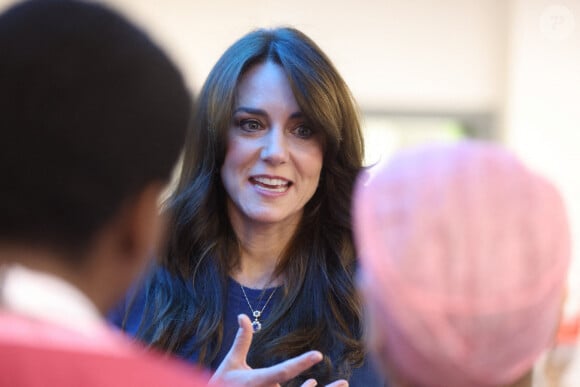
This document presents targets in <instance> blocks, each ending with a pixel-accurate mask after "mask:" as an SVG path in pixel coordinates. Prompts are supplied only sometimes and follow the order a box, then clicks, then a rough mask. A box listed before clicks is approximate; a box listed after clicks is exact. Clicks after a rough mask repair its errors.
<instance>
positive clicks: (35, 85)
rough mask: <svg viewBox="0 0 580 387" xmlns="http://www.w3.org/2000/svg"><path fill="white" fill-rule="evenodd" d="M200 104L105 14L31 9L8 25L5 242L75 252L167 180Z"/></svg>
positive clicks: (87, 9) (0, 94) (3, 48)
mask: <svg viewBox="0 0 580 387" xmlns="http://www.w3.org/2000/svg"><path fill="white" fill-rule="evenodd" d="M191 105H192V104H191V98H190V95H189V92H188V90H187V88H186V85H185V83H184V80H183V79H182V76H181V74H180V73H179V71H178V70H177V68H176V67H175V66H174V64H173V63H172V62H171V60H170V59H169V58H168V57H167V56H166V55H165V54H164V52H162V50H161V49H160V48H159V47H158V46H157V45H156V44H155V43H153V42H152V41H151V40H150V38H149V37H148V36H147V35H146V34H145V33H144V32H143V31H141V30H140V29H138V28H137V27H135V26H133V25H132V24H131V23H130V22H128V21H127V20H126V19H124V18H123V17H122V16H120V15H118V14H117V13H116V12H113V11H111V10H109V9H107V8H106V7H104V6H102V5H98V4H95V3H85V2H77V1H64V0H40V1H28V2H24V3H21V4H18V5H15V6H13V7H12V8H10V9H8V10H7V11H6V12H4V13H3V14H2V15H1V16H0V133H1V137H0V178H1V179H2V183H1V185H2V188H1V189H0V240H3V241H11V242H12V241H16V242H25V243H27V244H31V245H34V244H37V245H41V246H48V247H51V248H57V249H65V250H71V251H78V250H79V249H83V248H85V247H86V246H87V245H88V243H90V240H91V238H92V237H93V236H94V235H95V234H96V232H97V231H98V230H99V229H100V227H102V226H103V225H104V224H106V222H107V221H108V220H110V219H111V218H112V216H114V214H115V213H116V211H118V210H119V209H120V207H121V206H122V204H123V202H125V201H127V200H130V198H131V196H132V195H135V194H137V193H138V192H139V190H140V189H142V188H144V187H145V186H146V184H148V183H151V182H153V181H156V180H160V181H161V180H168V178H169V176H170V174H171V170H172V167H173V165H174V163H175V161H176V160H177V158H178V156H179V152H180V150H181V148H182V146H183V141H184V137H185V132H186V130H187V125H188V123H189V121H190V113H191V108H192V106H191Z"/></svg>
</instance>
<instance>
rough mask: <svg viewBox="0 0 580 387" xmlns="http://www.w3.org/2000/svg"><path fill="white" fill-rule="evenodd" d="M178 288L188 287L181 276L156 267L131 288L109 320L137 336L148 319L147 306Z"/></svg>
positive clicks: (109, 314)
mask: <svg viewBox="0 0 580 387" xmlns="http://www.w3.org/2000/svg"><path fill="white" fill-rule="evenodd" d="M176 287H184V288H185V287H186V286H185V284H184V281H183V280H182V279H181V278H179V276H176V275H174V274H172V273H170V272H169V270H167V269H166V268H165V267H163V266H161V265H154V266H152V267H151V268H150V269H149V270H148V271H147V273H146V275H145V276H144V277H143V278H140V279H139V280H138V281H136V282H135V283H134V284H133V285H132V286H131V287H130V288H129V290H128V291H127V292H126V293H125V295H124V297H123V298H122V299H121V300H120V301H119V303H118V304H117V305H116V306H115V307H114V308H113V309H111V311H109V313H108V314H107V320H108V321H109V322H110V323H112V324H113V325H115V326H117V327H119V328H122V329H123V330H124V331H126V332H127V333H129V334H132V335H135V334H136V332H137V329H138V328H139V325H140V324H141V323H142V320H143V319H144V318H147V316H146V314H147V308H146V306H147V305H148V304H149V305H150V304H151V298H152V297H159V296H162V295H163V293H166V294H169V293H172V292H174V291H175V288H176ZM169 289H171V290H169ZM164 290H169V291H164ZM185 291H187V290H185Z"/></svg>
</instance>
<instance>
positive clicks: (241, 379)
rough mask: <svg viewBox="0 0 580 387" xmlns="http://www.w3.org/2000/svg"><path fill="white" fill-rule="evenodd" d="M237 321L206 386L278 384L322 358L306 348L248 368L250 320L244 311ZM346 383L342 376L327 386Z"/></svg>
mask: <svg viewBox="0 0 580 387" xmlns="http://www.w3.org/2000/svg"><path fill="white" fill-rule="evenodd" d="M238 324H239V325H240V328H239V329H238V333H237V334H236V338H235V340H234V343H233V344H232V348H231V349H230V351H229V352H228V354H227V355H226V357H225V358H224V360H223V361H222V362H221V364H220V366H219V367H218V369H217V370H216V372H215V373H214V375H213V377H212V378H211V380H210V383H209V386H238V387H280V383H283V382H286V381H288V380H290V379H292V378H294V377H295V376H297V375H299V374H300V373H301V372H302V371H305V370H307V369H308V368H310V367H312V366H313V365H314V364H316V363H318V362H319V361H321V360H322V354H321V353H320V352H318V351H309V352H306V353H303V354H302V355H300V356H296V357H293V358H292V359H288V360H286V361H283V362H282V363H278V364H276V365H273V366H271V367H268V368H258V369H252V368H250V366H249V365H248V364H247V363H246V356H247V355H248V351H249V350H250V345H251V344H252V336H253V329H252V324H251V322H250V319H249V318H248V316H246V315H244V314H240V315H238ZM316 385H317V383H316V380H314V379H309V380H307V381H305V382H304V383H303V384H302V387H312V386H316ZM347 386H348V382H347V381H345V380H337V381H336V382H334V383H332V384H329V385H328V387H347Z"/></svg>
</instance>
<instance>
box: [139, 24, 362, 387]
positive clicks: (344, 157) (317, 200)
mask: <svg viewBox="0 0 580 387" xmlns="http://www.w3.org/2000/svg"><path fill="white" fill-rule="evenodd" d="M266 61H272V62H274V63H276V64H278V65H280V66H281V67H282V68H283V70H284V71H285V72H286V74H287V76H288V79H289V82H290V84H291V87H292V90H293V92H294V96H295V98H296V100H297V102H298V105H299V106H300V108H301V110H302V113H303V114H304V115H305V117H306V118H307V120H308V122H309V124H310V125H312V127H313V128H314V129H315V131H316V132H317V133H321V134H322V137H323V138H324V161H323V168H322V172H321V177H320V183H319V186H318V188H317V191H316V192H315V194H314V196H313V197H312V198H311V200H310V201H309V202H308V203H307V204H306V208H305V211H304V215H303V218H302V220H301V224H300V225H299V227H298V229H297V231H296V234H295V235H294V236H293V238H292V240H291V241H290V243H289V245H288V246H287V247H286V249H285V251H284V253H283V256H282V257H281V258H280V260H279V264H278V266H277V269H276V274H282V273H283V278H284V284H283V294H284V296H283V297H282V300H281V302H280V303H279V304H278V305H276V306H275V308H274V309H273V310H272V311H271V313H270V316H269V317H268V322H267V323H266V324H264V327H263V329H262V330H261V331H260V332H258V333H256V334H255V335H254V340H253V344H252V347H251V349H250V353H249V356H248V363H249V364H250V366H252V367H264V366H268V365H272V364H274V363H277V362H279V361H282V360H285V359H287V358H289V357H292V356H296V355H298V354H300V353H302V352H305V351H307V350H311V349H317V350H320V351H321V352H322V353H323V354H325V355H326V356H325V361H323V362H321V363H320V364H318V365H317V366H315V367H313V368H312V369H310V370H309V371H308V372H306V373H304V375H302V376H301V377H300V378H297V379H296V380H294V381H292V382H290V383H289V384H288V385H294V384H296V385H299V384H300V383H302V382H303V381H304V380H306V379H307V378H309V377H314V378H316V379H317V381H318V382H319V383H322V384H326V383H328V382H330V381H332V380H335V379H337V378H348V377H349V375H350V373H351V370H352V367H354V366H359V365H360V364H361V363H362V360H363V357H364V351H363V346H362V342H361V329H362V328H361V326H362V323H361V305H360V301H359V299H358V296H357V294H356V291H355V287H354V284H353V273H354V270H355V251H354V246H353V239H352V232H351V212H350V211H351V194H352V190H353V184H354V181H355V178H356V176H357V173H358V172H359V170H360V168H361V167H362V158H363V139H362V135H361V128H360V120H359V114H358V110H357V108H356V104H355V103H354V100H353V98H352V95H351V93H350V91H349V89H348V87H347V86H346V84H345V82H344V80H343V79H342V78H341V76H340V75H339V73H338V72H337V70H336V69H335V67H334V66H333V64H332V63H331V61H330V60H329V59H328V57H327V56H326V55H325V54H324V53H323V52H322V51H321V49H320V48H319V47H318V46H317V45H316V44H315V43H314V42H313V41H312V40H311V39H310V38H308V37H307V36H306V35H304V34H303V33H301V32H300V31H298V30H296V29H293V28H277V29H260V30H256V31H253V32H250V33H249V34H247V35H245V36H244V37H242V38H241V39H240V40H238V41H237V42H235V43H234V44H233V45H232V46H231V47H230V48H228V49H227V50H226V51H225V53H224V54H223V56H222V57H221V58H220V59H219V60H218V62H217V63H216V65H215V66H214V68H213V70H212V71H211V73H210V74H209V76H208V78H207V80H206V82H205V84H204V86H203V88H202V91H201V94H200V96H199V98H198V100H197V101H196V102H197V103H196V112H195V116H194V120H193V125H192V126H191V129H190V131H189V133H188V138H187V143H186V147H185V153H184V158H183V168H182V172H181V176H180V179H179V182H178V185H177V189H176V190H175V192H174V193H173V195H172V196H171V198H170V200H169V202H168V206H167V212H168V215H169V219H170V221H169V223H170V224H169V226H170V228H169V239H168V245H167V251H166V254H164V255H163V256H162V257H161V263H160V264H161V265H162V266H163V267H165V268H166V269H167V271H168V272H169V273H171V274H172V275H173V276H177V278H179V279H181V281H177V282H176V281H175V280H174V279H173V280H169V279H168V277H167V276H166V275H160V274H159V271H158V272H157V275H154V276H153V277H152V278H150V279H149V281H148V285H147V286H148V289H147V293H148V294H149V295H150V299H149V301H148V313H147V314H148V316H147V317H146V318H145V319H144V320H143V325H142V326H141V335H142V337H144V338H145V339H146V340H148V341H149V342H151V343H152V344H153V345H154V346H156V347H158V348H162V349H164V350H168V351H172V352H180V351H183V350H184V348H183V343H184V342H187V341H188V340H190V339H191V338H192V337H193V338H194V342H193V343H194V344H193V348H190V350H191V351H197V352H198V353H199V361H200V363H202V364H205V365H209V364H210V363H211V362H212V361H213V360H215V357H216V354H217V352H218V350H219V349H220V347H221V345H222V338H223V327H224V323H223V316H224V305H225V298H226V284H227V278H228V275H229V274H230V273H231V270H232V268H234V267H235V266H236V264H237V263H238V260H239V257H240V255H239V244H238V240H237V237H236V235H235V233H234V231H233V229H232V226H231V225H230V222H229V219H228V215H227V209H226V205H225V203H226V193H225V190H224V187H223V185H222V181H221V178H220V168H221V166H222V164H223V162H224V158H225V154H226V144H227V131H228V129H229V126H230V124H231V120H232V116H233V109H234V104H235V98H236V92H237V85H238V83H239V81H240V78H241V77H242V76H243V75H244V73H245V72H246V71H247V70H248V69H249V68H250V67H252V66H253V65H255V64H258V63H263V62H266ZM186 285H188V286H186ZM186 288H189V289H191V288H192V289H193V291H191V290H186ZM257 348H259V351H258V350H256V349H257Z"/></svg>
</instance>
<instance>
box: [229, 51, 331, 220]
mask: <svg viewBox="0 0 580 387" xmlns="http://www.w3.org/2000/svg"><path fill="white" fill-rule="evenodd" d="M322 159H323V149H322V140H321V137H320V134H317V133H315V132H314V131H313V129H312V128H311V127H310V126H308V123H307V122H306V117H304V116H303V114H302V112H301V111H300V108H299V107H298V103H297V102H296V99H295V98H294V94H293V93H292V89H291V87H290V83H289V82H288V79H287V78H286V74H285V73H284V71H283V69H282V68H281V67H280V66H279V65H277V64H275V63H272V62H265V63H260V64H257V65H255V66H253V67H251V68H250V69H249V70H248V71H247V72H246V73H245V74H244V75H243V76H242V78H241V79H240V82H239V84H238V90H237V99H236V104H235V106H234V114H233V117H232V121H231V125H230V128H229V132H228V141H227V150H226V156H225V160H224V164H223V166H222V168H221V177H222V182H223V184H224V187H225V190H226V192H227V194H228V197H229V203H228V210H229V211H230V218H238V219H242V220H243V221H244V222H259V223H280V222H291V223H294V224H296V223H297V221H298V220H299V219H300V217H301V215H302V211H303V209H304V206H305V204H306V203H307V202H308V200H310V198H311V197H312V196H313V195H314V192H315V191H316V187H317V186H318V181H319V179H320V171H321V169H322Z"/></svg>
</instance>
